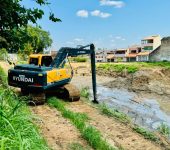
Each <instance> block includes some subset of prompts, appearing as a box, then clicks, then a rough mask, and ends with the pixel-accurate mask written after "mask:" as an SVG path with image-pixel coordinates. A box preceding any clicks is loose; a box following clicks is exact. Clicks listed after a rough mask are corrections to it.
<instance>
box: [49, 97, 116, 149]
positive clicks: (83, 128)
mask: <svg viewBox="0 0 170 150" xmlns="http://www.w3.org/2000/svg"><path fill="white" fill-rule="evenodd" d="M48 104H49V105H50V106H52V107H55V108H56V109H57V110H59V111H60V112H61V114H62V116H63V117H65V118H67V119H69V120H70V121H71V122H72V123H73V124H74V125H75V126H76V127H77V129H78V130H79V131H80V133H81V135H82V137H83V138H84V139H85V140H87V142H88V143H89V144H90V145H91V146H92V147H93V148H94V149H98V150H115V149H116V148H113V147H111V146H110V145H109V144H108V143H107V142H106V140H105V139H103V137H102V135H101V133H100V131H98V130H97V129H96V128H95V127H93V126H91V125H87V121H88V119H89V118H88V116H87V115H86V114H84V113H76V112H72V111H70V110H68V109H66V108H65V104H64V103H63V102H62V101H60V100H58V99H56V98H55V97H53V98H49V99H48Z"/></svg>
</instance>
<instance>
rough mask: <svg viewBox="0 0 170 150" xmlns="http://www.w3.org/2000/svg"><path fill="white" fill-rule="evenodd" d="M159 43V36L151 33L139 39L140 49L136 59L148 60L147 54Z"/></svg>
mask: <svg viewBox="0 0 170 150" xmlns="http://www.w3.org/2000/svg"><path fill="white" fill-rule="evenodd" d="M160 45H161V37H160V36H159V35H153V36H149V37H146V38H144V39H142V40H141V46H142V50H141V52H140V53H138V54H137V57H136V60H137V61H149V54H150V53H151V52H153V51H154V50H156V49H157V48H158V47H159V46H160Z"/></svg>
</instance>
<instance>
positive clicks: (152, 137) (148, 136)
mask: <svg viewBox="0 0 170 150" xmlns="http://www.w3.org/2000/svg"><path fill="white" fill-rule="evenodd" d="M133 130H134V131H136V132H137V133H139V134H141V135H143V136H144V138H145V139H149V140H151V141H155V142H156V141H158V138H157V137H156V135H155V134H154V133H152V132H150V131H147V130H146V129H144V128H142V127H139V126H134V127H133Z"/></svg>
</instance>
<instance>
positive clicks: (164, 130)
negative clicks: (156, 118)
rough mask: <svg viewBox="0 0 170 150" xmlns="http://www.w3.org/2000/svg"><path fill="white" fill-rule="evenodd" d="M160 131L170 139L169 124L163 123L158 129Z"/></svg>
mask: <svg viewBox="0 0 170 150" xmlns="http://www.w3.org/2000/svg"><path fill="white" fill-rule="evenodd" d="M158 131H159V132H160V133H161V134H163V135H164V136H167V137H169V136H170V128H169V126H168V125H167V124H165V123H162V124H161V125H160V126H159V127H158Z"/></svg>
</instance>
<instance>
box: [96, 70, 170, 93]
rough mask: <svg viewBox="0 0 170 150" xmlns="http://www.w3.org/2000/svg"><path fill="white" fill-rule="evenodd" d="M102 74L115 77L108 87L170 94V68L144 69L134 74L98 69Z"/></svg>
mask: <svg viewBox="0 0 170 150" xmlns="http://www.w3.org/2000/svg"><path fill="white" fill-rule="evenodd" d="M97 74H98V75H100V76H110V77H114V80H113V81H111V82H109V83H107V84H106V85H107V86H108V87H116V88H126V89H128V90H131V91H134V92H140V91H144V92H147V93H155V94H158V95H166V96H170V69H161V68H157V69H142V70H139V71H137V72H135V73H133V74H128V73H126V72H121V73H117V72H109V71H104V70H100V69H98V70H97Z"/></svg>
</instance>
